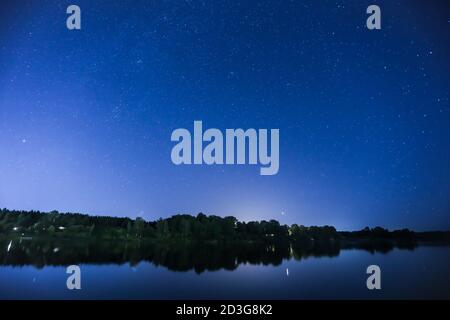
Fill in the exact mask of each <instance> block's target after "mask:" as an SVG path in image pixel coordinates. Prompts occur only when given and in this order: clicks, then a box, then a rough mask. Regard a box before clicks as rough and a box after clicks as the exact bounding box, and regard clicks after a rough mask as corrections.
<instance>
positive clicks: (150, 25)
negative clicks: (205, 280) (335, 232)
mask: <svg viewBox="0 0 450 320" xmlns="http://www.w3.org/2000/svg"><path fill="white" fill-rule="evenodd" d="M113 2H114V3H113ZM70 4H77V5H79V6H80V7H81V17H82V18H81V20H82V22H81V23H82V29H81V30H74V31H69V30H68V29H67V28H66V18H67V16H68V15H67V14H66V8H67V6H68V5H70ZM370 4H378V5H379V6H380V7H381V14H382V29H381V30H374V31H369V30H368V29H367V28H366V19H367V17H368V15H367V14H366V8H367V7H368V5H370ZM449 20H450V3H449V2H448V1H409V0H405V1H394V0H393V1H361V0H358V1H318V0H310V1H300V0H299V1H236V0H233V1H194V0H192V1H181V0H177V1H175V0H174V1H109V0H108V1H106V0H105V1H98V0H96V1H94V0H89V1H87V0H86V1H82V0H74V1H64V0H55V1H32V0H26V1H25V0H18V1H5V0H3V1H1V4H0V150H1V151H0V152H1V153H0V207H7V208H10V209H24V210H32V209H34V210H42V211H50V210H54V209H55V210H59V211H61V212H66V211H70V212H81V213H89V214H99V215H114V216H129V217H132V218H135V217H138V216H142V217H144V218H145V219H151V220H153V219H157V218H159V217H166V216H170V215H172V214H177V213H191V214H197V213H198V212H200V211H202V212H204V213H207V214H217V215H220V216H225V215H234V216H236V217H237V218H239V219H241V220H246V221H248V220H261V219H266V220H267V219H272V218H273V219H277V220H279V221H280V222H282V223H289V224H290V223H294V222H295V223H299V224H304V225H324V224H329V225H334V226H336V228H338V229H341V230H342V229H359V228H363V227H364V226H366V225H367V226H371V227H373V226H376V225H381V226H384V227H388V228H390V229H393V228H402V227H408V228H412V229H416V230H426V229H428V230H429V229H433V230H434V229H449V228H450V103H449V92H450V73H449V68H450V42H449V40H450V21H449ZM194 120H202V121H203V126H204V128H205V129H206V128H219V129H221V130H223V131H224V130H225V129H226V128H243V129H247V128H266V129H271V128H279V129H280V170H279V173H278V174H277V175H273V176H261V175H260V174H259V168H260V166H259V165H241V166H237V165H213V166H207V165H201V166H198V165H197V166H194V165H190V166H187V165H181V166H176V165H174V164H173V163H172V162H171V158H170V153H171V149H172V147H173V146H174V144H175V143H173V142H171V141H170V136H171V133H172V131H173V130H175V129H177V128H187V129H189V130H191V132H192V130H193V123H194Z"/></svg>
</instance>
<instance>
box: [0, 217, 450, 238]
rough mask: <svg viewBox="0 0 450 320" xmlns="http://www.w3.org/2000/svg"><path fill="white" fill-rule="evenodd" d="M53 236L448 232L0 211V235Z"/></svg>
mask: <svg viewBox="0 0 450 320" xmlns="http://www.w3.org/2000/svg"><path fill="white" fill-rule="evenodd" d="M2 234H3V235H8V236H14V235H17V236H20V237H33V236H49V237H59V238H91V239H92V238H99V239H110V240H114V239H122V240H124V239H125V240H152V239H153V240H159V241H168V240H196V241H253V242H255V241H267V240H276V241H280V240H288V241H295V242H304V241H320V240H327V241H339V240H349V241H351V240H371V239H384V240H389V239H394V240H398V239H400V240H407V241H415V240H420V239H424V240H442V241H446V240H448V239H450V236H449V235H450V234H449V232H423V233H415V232H413V231H410V230H408V229H402V230H395V231H389V230H387V229H384V228H381V227H375V228H372V229H371V228H369V227H366V228H364V229H363V230H360V231H352V232H346V231H343V232H338V231H337V230H336V228H335V227H333V226H309V227H307V226H303V225H298V224H292V225H290V226H288V225H282V224H280V223H279V222H278V221H276V220H269V221H264V220H262V221H249V222H243V221H238V220H237V219H236V218H235V217H232V216H227V217H219V216H216V215H209V216H208V215H205V214H203V213H199V214H197V215H196V216H192V215H188V214H178V215H174V216H171V217H169V218H165V219H162V218H160V219H158V220H156V221H146V220H144V219H142V218H139V217H138V218H136V219H131V218H127V217H110V216H91V215H86V214H79V213H60V212H58V211H51V212H48V213H44V212H39V211H18V210H8V209H0V235H2Z"/></svg>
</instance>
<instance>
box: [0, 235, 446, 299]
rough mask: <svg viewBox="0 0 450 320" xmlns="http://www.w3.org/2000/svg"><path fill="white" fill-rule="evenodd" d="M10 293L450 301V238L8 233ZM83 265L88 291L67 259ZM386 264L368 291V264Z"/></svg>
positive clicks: (5, 290) (1, 275)
mask: <svg viewBox="0 0 450 320" xmlns="http://www.w3.org/2000/svg"><path fill="white" fill-rule="evenodd" d="M0 250H1V252H0V299H444V298H446V299H449V298H450V246H431V245H413V246H411V245H405V246H399V245H393V244H389V243H379V244H376V245H373V244H340V243H335V242H327V243H309V244H302V245H292V244H290V243H271V244H267V243H266V244H230V245H217V244H215V245H214V244H210V245H198V244H197V245H192V244H183V245H178V244H177V245H158V244H154V243H146V244H143V243H126V242H125V243H123V242H121V243H114V242H106V241H101V242H92V241H90V242H88V241H82V240H72V241H69V240H35V239H33V240H31V239H15V240H11V239H3V240H0ZM73 264H76V265H79V266H80V268H81V290H68V289H67V287H66V280H67V278H68V276H69V275H68V274H66V267H67V266H68V265H73ZM373 264H375V265H378V266H380V268H381V290H368V289H367V287H366V279H367V277H368V275H367V274H366V268H367V267H368V266H369V265H373Z"/></svg>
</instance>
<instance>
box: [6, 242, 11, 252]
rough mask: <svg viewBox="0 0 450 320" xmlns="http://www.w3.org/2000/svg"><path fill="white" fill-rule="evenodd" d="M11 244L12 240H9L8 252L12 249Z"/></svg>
mask: <svg viewBox="0 0 450 320" xmlns="http://www.w3.org/2000/svg"><path fill="white" fill-rule="evenodd" d="M11 245H12V240H11V241H10V242H9V244H8V247H7V248H6V252H9V250H10V249H11Z"/></svg>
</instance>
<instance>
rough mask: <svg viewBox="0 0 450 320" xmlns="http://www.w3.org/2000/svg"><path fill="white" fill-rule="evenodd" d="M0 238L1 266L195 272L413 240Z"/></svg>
mask: <svg viewBox="0 0 450 320" xmlns="http://www.w3.org/2000/svg"><path fill="white" fill-rule="evenodd" d="M9 242H10V241H9V240H8V241H6V240H0V248H1V251H0V265H9V266H25V265H33V266H35V267H38V268H42V267H44V266H46V265H70V264H125V263H129V264H130V265H136V264H138V263H139V262H142V261H147V262H150V263H152V264H154V265H157V266H158V265H160V266H164V267H166V268H168V269H169V270H172V271H188V270H195V272H197V273H201V272H204V271H206V270H208V271H214V270H219V269H226V270H234V269H236V268H237V267H238V266H239V265H240V264H253V265H257V264H260V265H275V266H276V265H280V264H281V263H282V261H283V260H289V259H295V260H297V261H300V260H302V259H306V258H309V257H337V256H339V253H340V250H341V249H362V250H367V251H370V252H387V251H390V250H392V249H393V248H394V247H400V248H408V249H413V248H414V245H412V244H411V243H409V244H406V243H403V244H401V243H395V242H392V241H380V242H377V241H366V242H348V243H341V242H339V241H326V240H324V241H301V242H294V243H290V242H289V241H286V240H284V241H282V240H280V241H275V240H274V241H270V242H261V243H249V242H240V243H227V244H204V243H203V244H200V243H177V244H167V243H166V244H161V243H150V242H123V241H121V242H114V241H95V242H94V241H83V240H77V241H72V240H44V239H39V240H23V241H20V240H14V241H13V243H12V245H11V247H10V250H9V251H8V250H6V248H7V247H8V244H9Z"/></svg>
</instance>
